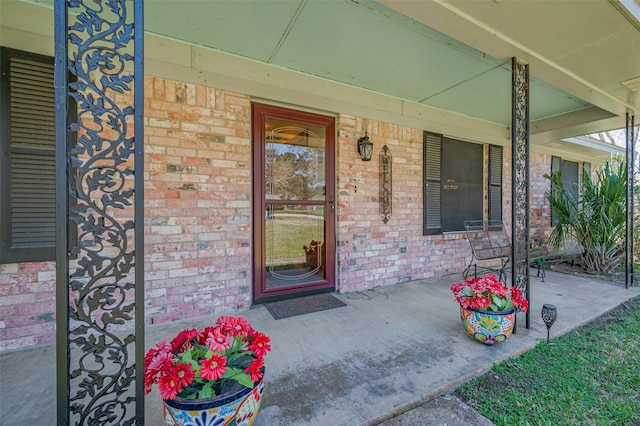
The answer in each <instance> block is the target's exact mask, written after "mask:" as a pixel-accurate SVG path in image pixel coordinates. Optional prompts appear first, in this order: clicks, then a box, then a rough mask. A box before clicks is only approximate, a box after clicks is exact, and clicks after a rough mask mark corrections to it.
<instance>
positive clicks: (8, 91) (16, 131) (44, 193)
mask: <svg viewBox="0 0 640 426" xmlns="http://www.w3.org/2000/svg"><path fill="white" fill-rule="evenodd" d="M1 55H2V57H1V60H0V62H1V68H2V84H1V89H0V90H1V91H2V96H1V98H2V110H3V112H2V116H1V117H0V121H1V124H2V126H1V127H2V133H1V135H0V138H1V139H0V146H1V147H2V157H1V159H0V161H1V166H2V170H3V171H2V175H1V177H0V180H1V182H0V192H1V195H2V200H3V203H2V204H3V206H2V211H1V214H0V222H1V236H2V238H1V245H0V261H2V262H26V261H42V260H53V259H54V258H55V117H54V114H55V103H54V86H53V69H54V66H53V58H50V57H45V56H41V55H35V54H31V53H28V52H21V51H17V50H13V49H7V48H3V49H2V52H1Z"/></svg>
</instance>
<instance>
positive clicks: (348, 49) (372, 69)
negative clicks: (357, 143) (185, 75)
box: [144, 0, 591, 126]
mask: <svg viewBox="0 0 640 426" xmlns="http://www.w3.org/2000/svg"><path fill="white" fill-rule="evenodd" d="M144 4H145V24H144V25H145V30H146V31H149V32H153V33H156V34H159V35H163V36H166V37H170V38H174V39H178V40H182V41H186V42H189V43H194V44H196V45H201V46H205V47H209V48H212V49H216V50H220V51H224V52H228V53H232V54H235V55H239V56H242V57H246V58H250V59H253V60H256V61H260V62H264V63H269V64H272V65H273V66H276V67H281V68H286V69H291V70H296V71H299V72H302V73H305V74H309V75H314V76H318V77H321V78H325V79H329V80H334V81H338V82H340V83H344V84H348V85H351V86H355V87H360V88H364V89H368V90H371V91H373V92H379V93H384V94H387V95H390V96H393V97H396V98H399V99H405V100H409V101H413V102H418V103H422V104H425V105H429V106H432V107H435V108H439V109H443V110H447V111H452V112H455V113H459V114H462V115H466V116H470V117H474V118H478V119H481V120H484V121H487V122H490V123H495V124H499V125H502V126H509V125H510V123H511V64H510V62H503V61H500V60H497V59H495V58H492V57H489V56H487V55H485V54H483V53H482V52H480V51H478V50H476V49H473V48H471V47H469V46H467V45H464V44H462V43H460V42H458V41H456V40H454V39H452V38H450V37H448V36H446V35H444V34H442V33H440V32H438V31H435V30H433V29H431V28H429V27H426V26H425V25H423V24H420V23H418V22H416V21H414V20H411V19H409V18H408V17H406V16H404V15H401V14H399V13H397V12H395V11H393V10H391V9H389V8H387V7H386V6H383V5H381V4H379V3H376V2H373V1H351V0H280V1H268V0H261V1H257V0H256V1H241V0H236V1H222V0H215V1H213V0H212V1H205V0H201V1H188V0H183V1H166V0H146V1H145V3H144ZM530 87H531V94H530V111H531V120H532V121H536V120H540V119H543V118H549V117H555V116H558V115H562V114H565V113H568V112H573V111H578V110H582V109H585V108H588V107H590V106H591V104H589V103H587V102H585V101H583V100H581V99H577V98H575V97H573V96H571V95H569V94H568V93H566V92H563V91H562V90H559V89H558V88H555V87H552V86H550V85H548V84H546V83H544V82H542V81H539V80H536V79H532V81H531V85H530Z"/></svg>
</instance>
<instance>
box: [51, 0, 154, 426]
mask: <svg viewBox="0 0 640 426" xmlns="http://www.w3.org/2000/svg"><path fill="white" fill-rule="evenodd" d="M142 28H143V25H142V0H56V1H55V64H56V67H55V88H56V94H55V96H56V210H57V211H56V234H57V235H56V237H57V246H56V274H57V277H56V278H57V294H56V297H57V299H56V305H57V348H58V353H57V364H58V368H57V374H58V378H57V382H58V396H57V404H58V416H57V418H58V425H68V424H76V425H85V424H90V425H94V424H95V425H105V424H118V425H133V424H139V425H142V424H144V380H143V365H144V361H143V358H144V312H143V305H144V288H143V277H144V275H143V272H144V270H143V253H144V240H143V214H144V211H143V170H144V163H143V146H142V135H143V127H142V126H143V124H142V110H143V86H144V85H143V78H144V75H143V69H142V58H143V51H142V47H143V30H142ZM70 106H72V107H73V108H70ZM69 111H76V114H75V116H73V117H69ZM136 231H137V232H136ZM132 329H134V330H135V331H133V332H132Z"/></svg>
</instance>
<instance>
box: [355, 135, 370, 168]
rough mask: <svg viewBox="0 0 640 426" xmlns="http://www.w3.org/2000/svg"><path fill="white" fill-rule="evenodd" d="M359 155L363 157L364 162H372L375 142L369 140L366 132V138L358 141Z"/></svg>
mask: <svg viewBox="0 0 640 426" xmlns="http://www.w3.org/2000/svg"><path fill="white" fill-rule="evenodd" d="M358 154H360V157H362V161H371V155H372V154H373V142H371V141H370V140H369V135H367V132H364V136H363V137H361V138H360V139H358Z"/></svg>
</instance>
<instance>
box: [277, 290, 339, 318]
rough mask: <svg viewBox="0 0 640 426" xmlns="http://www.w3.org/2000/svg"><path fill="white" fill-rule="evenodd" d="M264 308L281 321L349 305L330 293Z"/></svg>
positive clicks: (281, 301)
mask: <svg viewBox="0 0 640 426" xmlns="http://www.w3.org/2000/svg"><path fill="white" fill-rule="evenodd" d="M264 306H265V307H266V308H267V310H268V311H269V312H271V315H273V317H274V318H275V319H277V320H279V319H282V318H289V317H295V316H296V315H304V314H309V313H311V312H318V311H324V310H325V309H332V308H339V307H340V306H347V304H346V303H344V302H343V301H341V300H338V299H336V298H335V297H333V296H332V295H330V294H328V293H322V294H314V295H313V296H305V297H298V298H295V299H288V300H280V301H278V302H271V303H265V304H264Z"/></svg>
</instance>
